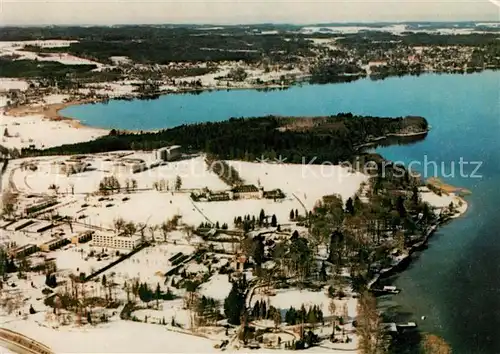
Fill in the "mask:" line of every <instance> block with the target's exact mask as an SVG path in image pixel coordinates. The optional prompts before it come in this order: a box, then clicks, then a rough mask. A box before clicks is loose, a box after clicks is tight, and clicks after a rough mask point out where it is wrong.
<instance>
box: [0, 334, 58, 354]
mask: <svg viewBox="0 0 500 354" xmlns="http://www.w3.org/2000/svg"><path fill="white" fill-rule="evenodd" d="M0 343H1V344H2V346H4V347H5V348H7V349H9V350H11V351H13V352H15V353H19V354H54V352H53V351H52V350H51V349H50V348H49V347H47V346H46V345H44V344H42V343H40V342H37V341H36V340H34V339H31V338H29V337H27V336H25V335H23V334H21V333H17V332H14V331H11V330H8V329H5V328H0Z"/></svg>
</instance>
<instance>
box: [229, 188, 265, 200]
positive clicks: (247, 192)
mask: <svg viewBox="0 0 500 354" xmlns="http://www.w3.org/2000/svg"><path fill="white" fill-rule="evenodd" d="M231 192H233V197H234V199H259V198H262V197H263V194H264V193H263V190H262V189H259V188H257V187H256V186H255V185H253V184H247V185H241V186H236V187H234V188H233V189H232V190H231Z"/></svg>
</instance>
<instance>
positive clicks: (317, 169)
mask: <svg viewBox="0 0 500 354" xmlns="http://www.w3.org/2000/svg"><path fill="white" fill-rule="evenodd" d="M229 164H230V165H231V166H233V167H234V168H235V169H236V170H237V171H238V172H239V174H240V176H241V177H242V178H243V179H244V180H245V182H246V183H253V184H255V185H257V184H258V182H259V181H260V184H261V186H263V187H264V189H265V190H271V189H275V188H280V189H281V190H282V191H283V192H284V193H285V194H287V195H289V196H293V195H295V197H296V198H298V199H300V201H301V202H302V203H303V204H304V205H305V206H306V208H307V209H308V210H311V209H312V208H313V207H314V205H315V203H316V202H317V201H318V200H319V199H321V198H322V197H323V196H325V195H330V194H339V195H340V196H341V197H342V199H343V200H344V202H345V201H346V200H347V199H348V198H349V197H352V196H353V195H354V194H355V193H356V192H357V191H358V189H359V187H360V184H361V183H362V182H366V181H367V180H368V177H367V176H366V175H363V174H361V173H351V172H350V171H349V170H348V169H347V168H344V167H341V166H330V165H306V164H304V165H298V164H296V165H293V164H270V163H251V162H241V161H229ZM285 209H286V208H285ZM299 210H300V209H299ZM288 211H289V209H288Z"/></svg>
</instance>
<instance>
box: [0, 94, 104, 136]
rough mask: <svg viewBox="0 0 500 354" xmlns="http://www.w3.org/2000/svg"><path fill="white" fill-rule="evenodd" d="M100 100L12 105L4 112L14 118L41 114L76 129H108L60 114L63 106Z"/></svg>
mask: <svg viewBox="0 0 500 354" xmlns="http://www.w3.org/2000/svg"><path fill="white" fill-rule="evenodd" d="M102 101H103V100H99V99H75V100H71V101H67V102H61V103H50V104H42V105H30V104H25V105H21V106H18V107H13V108H5V109H4V113H5V115H6V116H9V117H14V118H21V117H28V116H38V115H41V116H43V118H45V119H48V120H50V121H53V122H68V123H70V124H71V125H72V126H73V127H74V128H76V129H80V128H91V129H99V130H109V129H105V128H98V127H93V126H90V125H86V124H83V123H82V122H81V121H79V120H78V119H76V118H73V117H69V116H65V115H62V114H60V111H62V110H63V109H65V108H68V107H72V106H79V105H82V104H88V103H98V102H102Z"/></svg>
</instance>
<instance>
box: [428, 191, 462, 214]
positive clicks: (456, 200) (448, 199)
mask: <svg viewBox="0 0 500 354" xmlns="http://www.w3.org/2000/svg"><path fill="white" fill-rule="evenodd" d="M423 190H424V191H423V192H421V193H420V196H421V198H422V201H424V202H427V203H429V204H430V205H432V206H433V207H435V208H437V209H443V208H448V207H449V206H450V204H451V203H452V204H453V206H454V208H455V210H457V211H458V213H457V214H456V215H454V217H459V216H461V215H462V214H464V213H465V212H466V211H467V207H468V205H467V202H466V201H465V200H464V199H463V198H461V197H459V196H458V195H456V194H455V193H449V194H445V193H443V194H442V195H437V194H436V193H433V192H431V191H429V190H428V189H427V188H423ZM421 191H422V189H421Z"/></svg>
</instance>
